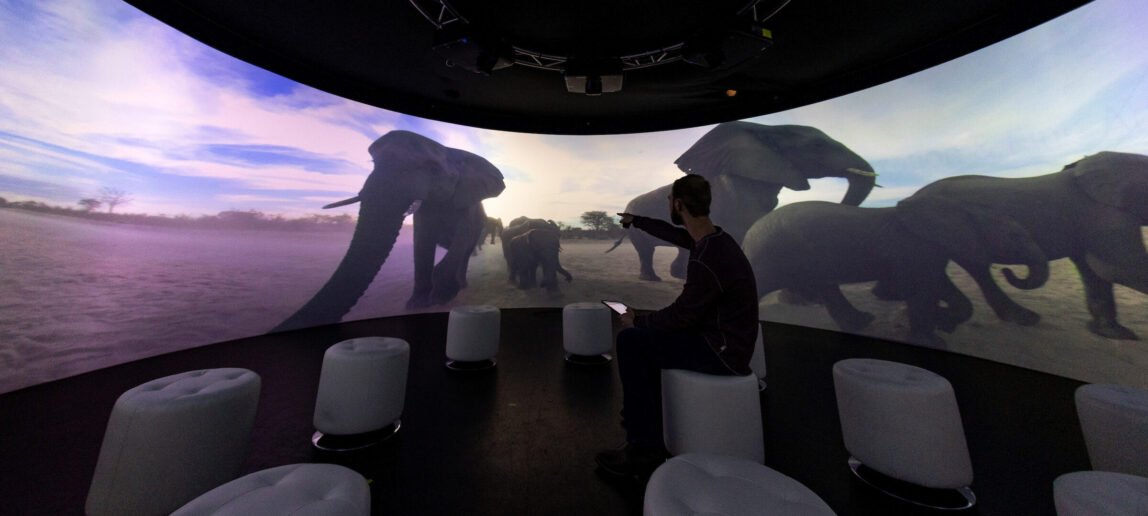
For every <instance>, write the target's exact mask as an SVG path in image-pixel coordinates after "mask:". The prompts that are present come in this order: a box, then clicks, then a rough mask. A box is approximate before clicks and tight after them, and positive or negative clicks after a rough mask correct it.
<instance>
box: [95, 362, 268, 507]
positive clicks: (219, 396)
mask: <svg viewBox="0 0 1148 516" xmlns="http://www.w3.org/2000/svg"><path fill="white" fill-rule="evenodd" d="M260 384H261V382H260V379H259V375H257V374H255V373H253V372H251V371H248V370H246V369H235V368H228V369H207V370H201V371H189V372H186V373H180V374H175V375H171V376H165V377H163V378H159V379H157V380H152V381H150V382H147V383H145V384H142V385H139V386H137V387H134V388H132V389H129V390H128V391H126V392H124V393H123V394H121V395H120V397H119V398H118V399H117V400H116V404H115V406H113V407H112V414H111V417H110V418H109V419H108V427H107V430H106V431H105V432H104V440H103V444H101V445H100V456H99V459H98V461H97V462H96V472H95V475H94V476H93V477H92V486H91V489H90V490H89V491H88V499H87V503H86V505H85V506H84V509H85V511H86V513H87V514H89V515H92V516H96V515H103V514H117V515H118V514H133V515H149V514H168V513H170V512H171V511H173V510H175V509H176V508H178V507H179V506H181V505H183V504H185V503H187V501H188V500H191V499H192V498H195V497H196V496H199V495H201V494H203V493H204V492H206V491H207V490H209V489H211V488H213V487H215V486H217V485H219V484H222V483H224V482H227V481H228V480H231V479H233V478H235V476H236V475H238V474H239V472H240V468H241V467H242V466H243V461H244V460H245V459H246V458H247V445H248V443H249V441H250V440H251V427H252V425H253V424H254V422H255V410H256V407H257V406H258V405H259V390H260Z"/></svg>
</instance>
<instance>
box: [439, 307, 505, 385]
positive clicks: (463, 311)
mask: <svg viewBox="0 0 1148 516" xmlns="http://www.w3.org/2000/svg"><path fill="white" fill-rule="evenodd" d="M501 324H502V312H501V311H499V309H498V307H495V306H491V305H464V306H456V307H454V308H451V309H450V318H449V319H448V320H447V326H446V358H447V361H446V367H447V368H449V369H452V370H455V371H476V370H482V369H490V368H492V367H494V366H495V365H497V363H498V360H497V359H496V358H495V357H496V356H498V340H499V338H500V334H499V328H500V327H501Z"/></svg>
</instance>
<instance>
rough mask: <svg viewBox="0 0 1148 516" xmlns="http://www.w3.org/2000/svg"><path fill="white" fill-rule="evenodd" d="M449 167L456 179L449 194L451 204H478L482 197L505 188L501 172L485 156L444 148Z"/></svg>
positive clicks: (495, 194)
mask: <svg viewBox="0 0 1148 516" xmlns="http://www.w3.org/2000/svg"><path fill="white" fill-rule="evenodd" d="M446 155H447V163H448V165H449V168H450V169H452V171H453V172H454V173H455V174H457V176H458V181H457V183H456V184H455V187H454V195H452V196H451V204H453V205H455V206H457V207H460V208H463V207H467V206H473V205H475V204H478V203H479V202H480V201H482V200H483V199H489V198H491V197H498V195H499V194H501V193H502V191H503V190H505V189H506V183H505V182H504V181H503V180H502V172H501V171H500V170H498V167H495V166H494V165H493V164H491V163H490V162H489V161H487V160H486V158H484V157H482V156H479V155H477V154H473V153H470V152H467V151H464V150H459V149H452V148H450V147H447V148H446Z"/></svg>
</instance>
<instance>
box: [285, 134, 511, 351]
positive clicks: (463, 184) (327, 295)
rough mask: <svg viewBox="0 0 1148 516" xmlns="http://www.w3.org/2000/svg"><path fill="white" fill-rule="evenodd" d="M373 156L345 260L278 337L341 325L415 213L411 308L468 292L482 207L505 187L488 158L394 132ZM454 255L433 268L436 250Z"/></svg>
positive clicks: (376, 144) (375, 147)
mask: <svg viewBox="0 0 1148 516" xmlns="http://www.w3.org/2000/svg"><path fill="white" fill-rule="evenodd" d="M367 151H368V152H369V153H370V155H371V159H372V160H374V162H375V166H374V170H372V171H371V175H369V176H367V180H366V182H365V183H363V188H362V190H360V191H359V195H357V196H355V197H352V198H350V199H347V200H345V201H340V202H336V203H332V204H329V205H327V206H324V208H333V207H336V206H343V205H346V204H351V203H355V202H360V203H361V204H360V205H359V221H358V223H357V225H356V226H355V233H354V236H352V237H351V245H350V247H348V249H347V253H346V254H345V255H344V256H343V261H342V262H341V263H339V266H338V268H336V269H335V272H334V273H333V274H332V275H331V278H330V279H329V280H327V283H326V284H325V285H323V287H322V288H321V289H319V292H318V293H316V294H315V296H314V297H312V298H311V300H310V301H308V302H307V303H306V304H305V305H303V307H302V308H300V309H299V311H297V312H295V314H293V315H291V316H290V317H288V318H287V320H285V321H283V322H282V323H280V324H279V325H278V326H276V327H275V328H274V329H273V330H272V331H284V330H290V329H295V328H302V327H306V326H316V325H321V324H330V323H336V322H339V320H341V319H342V317H343V316H344V315H346V313H347V312H348V311H350V310H351V307H353V306H354V305H355V303H356V302H358V300H359V297H361V296H362V295H363V292H364V291H366V289H367V286H369V285H370V284H371V281H373V280H374V278H375V274H377V273H378V272H379V268H380V267H382V265H383V262H385V261H386V260H387V256H388V255H389V254H390V252H391V249H392V248H393V247H394V243H395V240H396V239H397V238H398V234H399V230H400V229H401V228H402V225H403V220H404V218H405V217H406V215H408V214H409V209H410V208H411V207H412V206H414V205H415V203H416V202H417V203H418V208H417V210H416V211H415V212H414V242H413V247H414V276H415V278H414V280H415V281H414V283H415V284H414V291H413V292H412V293H411V297H410V299H408V300H407V303H406V307H407V309H417V308H422V307H426V306H431V305H437V304H442V303H446V302H448V301H450V300H451V299H454V297H455V296H456V295H457V294H458V292H459V290H461V289H463V288H465V287H466V268H467V264H468V263H469V261H470V256H471V252H472V251H473V250H474V246H475V243H476V242H477V241H478V236H479V234H481V232H482V229H483V226H484V225H485V223H486V213H485V211H484V210H483V208H482V202H481V201H482V200H483V199H487V198H491V197H497V196H498V195H499V194H500V193H502V191H503V189H505V188H506V185H505V183H503V179H502V173H501V172H500V171H499V170H498V169H497V168H496V167H495V166H494V165H492V164H491V163H490V162H489V161H487V160H486V159H485V158H483V157H481V156H478V155H475V154H472V153H469V152H466V151H462V150H459V149H452V148H450V147H446V146H443V145H441V144H439V143H438V142H435V141H434V140H431V139H429V138H426V137H425V136H421V135H418V134H415V133H412V132H409V131H391V132H389V133H387V134H384V135H383V136H381V137H380V138H379V139H377V140H375V141H374V143H372V144H371V145H370V147H369V148H368V149H367ZM436 246H441V247H443V248H445V249H446V250H447V252H446V255H445V256H443V258H442V260H440V261H439V262H438V264H435V263H434V258H435V247H436Z"/></svg>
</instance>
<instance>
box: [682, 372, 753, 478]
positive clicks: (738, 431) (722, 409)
mask: <svg viewBox="0 0 1148 516" xmlns="http://www.w3.org/2000/svg"><path fill="white" fill-rule="evenodd" d="M662 435H663V437H664V438H665V442H666V449H667V450H669V452H670V454H672V455H680V454H683V453H697V452H700V453H717V454H722V455H732V456H736V457H745V458H746V459H749V460H754V461H757V462H759V463H761V462H764V461H765V441H764V436H763V435H764V434H763V431H762V425H761V398H760V393H759V392H758V390H757V377H756V376H754V375H752V374H749V375H745V376H719V375H712V374H703V373H699V372H696V371H687V370H685V369H663V370H662Z"/></svg>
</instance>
